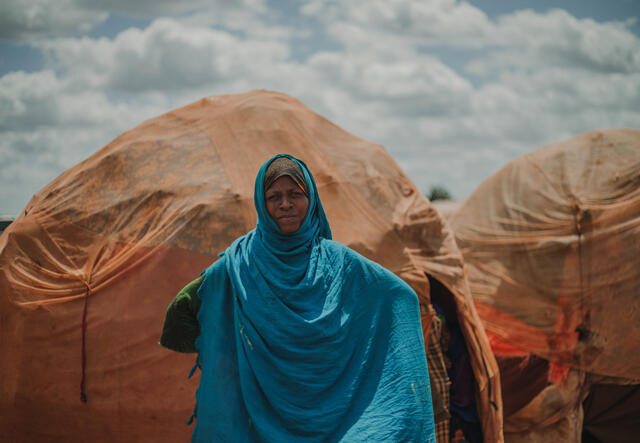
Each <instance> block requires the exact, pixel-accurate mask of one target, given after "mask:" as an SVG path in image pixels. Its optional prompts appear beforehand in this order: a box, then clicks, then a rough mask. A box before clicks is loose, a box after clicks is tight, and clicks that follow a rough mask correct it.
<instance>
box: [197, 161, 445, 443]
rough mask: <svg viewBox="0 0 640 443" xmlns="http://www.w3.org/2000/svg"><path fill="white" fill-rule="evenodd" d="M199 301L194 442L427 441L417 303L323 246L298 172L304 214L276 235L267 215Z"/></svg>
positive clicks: (258, 195) (402, 286)
mask: <svg viewBox="0 0 640 443" xmlns="http://www.w3.org/2000/svg"><path fill="white" fill-rule="evenodd" d="M277 157H279V156H276V157H274V158H272V159H270V160H269V161H268V162H267V163H265V164H264V165H263V166H262V168H261V169H260V171H259V173H258V176H257V178H256V183H255V194H254V201H255V206H256V210H257V213H258V223H257V226H256V228H255V229H254V230H252V231H251V232H249V233H248V234H246V235H244V236H242V237H240V238H238V239H237V240H236V241H235V242H233V244H232V245H231V246H230V247H229V248H228V249H227V250H226V251H225V252H224V253H223V254H221V258H220V259H219V260H217V261H216V262H215V263H213V264H212V265H211V266H210V267H209V268H207V269H206V270H205V271H204V272H203V274H204V276H205V277H204V280H203V282H202V284H201V285H200V288H199V289H198V296H199V297H200V299H201V301H202V304H201V307H200V310H199V312H198V321H199V323H200V336H199V337H198V339H197V340H196V348H197V349H198V353H199V354H198V360H199V364H200V368H201V370H202V373H201V378H200V385H199V387H198V390H197V393H196V416H197V421H196V425H195V428H194V431H193V435H192V441H194V442H212V441H228V442H257V441H266V442H287V441H296V442H297V441H309V442H311V441H313V442H318V441H390V442H391V441H392V442H399V441H412V442H413V441H416V442H424V441H428V442H430V441H434V442H435V434H434V425H433V412H432V405H431V391H430V387H429V374H428V371H427V361H426V356H425V350H424V343H423V338H422V330H421V327H420V314H419V306H418V299H417V297H416V294H415V293H414V292H413V290H412V289H411V288H410V287H409V286H408V285H407V284H406V283H404V282H403V281H402V280H401V279H400V278H398V277H397V276H395V275H394V274H393V273H391V272H390V271H388V270H386V269H385V268H383V267H382V266H380V265H378V264H376V263H374V262H372V261H370V260H368V259H366V258H364V257H363V256H361V255H359V254H358V253H356V252H355V251H353V250H351V249H349V248H347V247H346V246H343V245H341V244H340V243H337V242H334V241H332V240H331V229H330V228H329V223H328V221H327V217H326V215H325V213H324V210H323V208H322V203H321V202H320V199H319V197H318V190H317V188H316V184H315V181H314V179H313V177H312V175H311V173H310V172H309V170H308V168H307V167H306V165H305V164H304V163H303V162H301V161H299V160H297V159H295V158H293V157H290V156H287V157H289V158H291V159H292V160H294V161H295V162H296V163H297V164H298V165H299V166H300V167H301V169H302V171H303V172H304V177H305V180H306V182H307V189H308V190H309V208H308V210H307V214H306V217H305V219H304V221H303V223H302V225H301V226H300V228H299V229H298V230H297V231H296V232H295V233H292V234H285V233H282V232H281V231H280V230H279V228H278V226H277V224H276V223H275V222H274V221H273V220H272V219H271V217H270V216H269V215H268V213H267V211H266V206H265V200H264V189H263V181H264V174H265V170H266V168H267V166H268V165H269V163H270V162H271V161H273V160H274V159H275V158H277Z"/></svg>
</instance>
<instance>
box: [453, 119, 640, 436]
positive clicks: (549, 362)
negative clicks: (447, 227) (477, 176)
mask: <svg viewBox="0 0 640 443" xmlns="http://www.w3.org/2000/svg"><path fill="white" fill-rule="evenodd" d="M450 221H451V226H452V229H453V231H454V232H455V237H456V241H457V244H458V246H459V248H460V250H461V252H462V253H463V256H464V259H465V266H466V267H467V269H468V276H469V284H470V286H471V292H472V294H473V299H474V302H475V305H476V308H477V309H478V312H479V314H480V317H481V318H482V322H483V324H484V325H485V328H486V330H487V334H488V336H489V339H490V341H491V344H492V348H493V350H494V352H495V354H496V357H497V358H498V362H499V365H500V370H501V379H502V386H503V389H502V392H503V401H504V417H505V428H504V429H505V437H506V439H507V441H510V440H511V441H580V438H581V433H582V431H583V426H582V424H583V421H584V428H585V429H586V430H587V431H589V429H592V427H593V426H595V422H596V421H597V418H595V417H592V416H591V415H590V411H589V410H585V413H584V419H583V411H582V401H583V400H584V398H585V396H587V395H589V393H590V392H592V393H599V394H598V398H600V399H601V400H603V399H605V398H609V399H611V398H612V397H611V396H607V394H606V393H604V392H605V391H607V389H605V388H604V387H603V386H609V387H610V389H608V391H607V392H610V393H611V392H613V391H614V390H616V391H619V390H620V389H623V388H621V386H626V388H624V389H627V390H628V394H629V395H628V396H627V399H629V398H630V397H629V396H635V398H636V400H635V404H636V410H635V413H634V414H633V416H630V415H628V414H627V415H626V416H625V413H622V415H620V414H618V415H617V416H616V418H615V420H613V421H610V422H609V425H608V427H607V425H602V424H601V423H600V424H598V430H597V431H593V432H592V434H594V435H596V434H597V435H599V438H601V439H602V440H603V441H629V440H626V438H632V439H634V440H635V438H637V434H638V433H639V432H640V420H638V418H637V416H638V412H637V411H638V409H637V408H640V395H638V392H636V391H638V387H637V386H634V385H638V384H639V383H640V333H639V332H638V330H637V329H636V328H635V326H636V325H638V324H640V298H639V297H638V295H639V294H640V131H638V130H635V129H615V130H606V131H594V132H590V133H587V134H584V135H581V136H578V137H575V138H572V139H570V140H567V141H564V142H561V143H556V144H553V145H549V146H545V147H542V148H540V149H538V150H536V151H534V152H531V153H529V154H527V155H525V156H523V157H520V158H518V159H516V160H514V161H512V162H510V163H509V164H508V165H507V166H505V167H504V168H502V169H501V170H500V171H498V172H497V173H496V174H494V175H493V176H492V177H490V178H488V179H487V180H485V181H484V182H483V183H482V184H481V185H480V186H479V187H478V188H477V189H476V190H475V191H474V193H473V194H472V195H471V196H470V197H469V198H468V199H467V200H466V201H465V202H464V204H462V206H461V207H460V208H458V209H457V211H456V212H455V214H454V215H453V216H452V217H451V218H450ZM596 385H597V386H596ZM612 386H617V387H615V388H614V387H612ZM592 388H593V389H592ZM634 392H636V393H635V394H634ZM639 392H640V391H639ZM594 395H595V394H594ZM616 395H618V394H616ZM593 399H595V396H592V400H593ZM625 401H626V400H625ZM587 403H588V404H594V401H589V402H587ZM587 403H585V405H586V404H587ZM614 403H615V404H617V405H618V406H620V405H621V403H620V402H619V401H617V402H613V403H611V405H610V407H611V408H614V407H615V405H614ZM599 404H604V403H603V402H602V401H599ZM585 407H586V406H585ZM625 408H626V409H627V410H628V409H629V408H628V406H623V407H622V409H625ZM618 411H621V409H618ZM614 415H615V414H614ZM592 418H593V420H592Z"/></svg>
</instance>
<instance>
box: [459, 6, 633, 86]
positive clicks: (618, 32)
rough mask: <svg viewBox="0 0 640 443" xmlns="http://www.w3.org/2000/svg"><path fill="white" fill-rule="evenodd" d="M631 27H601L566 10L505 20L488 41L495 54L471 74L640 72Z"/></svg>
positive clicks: (521, 14)
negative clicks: (563, 70) (540, 70)
mask: <svg viewBox="0 0 640 443" xmlns="http://www.w3.org/2000/svg"><path fill="white" fill-rule="evenodd" d="M630 25H631V22H630V21H627V22H605V23H598V22H595V21H593V20H591V19H577V18H575V17H573V16H572V15H570V14H569V13H567V12H566V11H563V10H552V11H549V12H547V13H545V14H539V13H536V12H533V11H531V10H525V11H518V12H516V13H513V14H509V15H505V16H502V17H501V18H500V19H499V20H498V22H497V23H496V26H495V27H494V28H493V29H492V31H491V32H490V33H489V34H488V35H487V39H486V45H487V46H489V47H492V48H495V52H494V53H492V54H491V56H490V57H487V58H485V59H478V60H475V61H474V62H473V63H472V64H470V66H469V67H470V70H471V71H472V72H474V73H477V74H484V75H488V74H491V73H493V72H502V71H505V70H509V69H527V70H531V69H537V68H541V67H545V66H556V67H562V68H568V69H581V70H587V71H591V72H600V73H613V72H618V73H625V74H631V73H634V72H639V71H640V51H639V50H638V46H639V44H640V40H639V39H638V36H636V35H635V34H633V33H632V32H631V31H630V29H629V28H630Z"/></svg>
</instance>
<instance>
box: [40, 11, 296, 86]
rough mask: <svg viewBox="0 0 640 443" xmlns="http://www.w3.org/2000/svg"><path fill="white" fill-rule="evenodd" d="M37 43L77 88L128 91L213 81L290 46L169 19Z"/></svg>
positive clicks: (273, 58) (282, 54)
mask: <svg viewBox="0 0 640 443" xmlns="http://www.w3.org/2000/svg"><path fill="white" fill-rule="evenodd" d="M38 46H39V47H41V48H42V50H43V51H44V52H45V53H46V54H47V55H48V63H49V64H50V66H52V67H53V68H55V69H57V70H61V71H63V72H65V73H66V75H67V76H68V77H69V78H70V79H73V83H74V84H75V87H76V88H78V89H85V88H99V89H109V90H114V91H122V92H130V93H135V92H140V91H149V90H160V91H172V90H176V89H185V88H194V87H198V86H202V85H216V84H220V83H224V82H226V81H228V80H230V79H234V78H237V77H239V76H243V75H245V74H249V75H251V71H252V70H254V69H255V68H256V67H257V66H266V65H270V64H274V63H275V64H277V63H278V62H281V61H282V60H284V59H286V58H287V57H288V55H289V52H288V46H286V45H284V44H282V43H279V42H272V41H268V40H267V41H262V40H252V39H247V38H244V39H240V38H238V37H236V36H234V35H232V34H231V33H229V32H227V31H224V30H216V29H210V28H204V27H198V28H196V27H191V26H186V25H184V24H182V23H180V22H178V21H176V20H173V19H157V20H155V21H154V22H153V23H151V24H150V25H149V27H147V28H146V29H143V30H141V29H136V28H131V29H128V30H126V31H123V32H122V33H120V34H119V35H118V36H117V37H116V38H115V39H113V40H109V39H105V38H101V39H90V38H82V39H57V40H52V41H47V42H43V43H40V44H39V45H38Z"/></svg>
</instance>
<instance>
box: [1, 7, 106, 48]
mask: <svg viewBox="0 0 640 443" xmlns="http://www.w3.org/2000/svg"><path fill="white" fill-rule="evenodd" d="M108 16H109V14H108V13H107V12H105V11H98V10H86V9H83V8H78V7H77V6H76V4H75V2H74V0H55V1H53V0H27V1H24V0H3V1H2V2H1V3H0V40H14V41H24V40H29V39H32V38H35V37H41V36H49V35H76V34H84V33H86V32H89V31H90V30H91V29H92V28H93V27H94V26H96V25H97V24H99V23H102V22H103V21H105V20H106V19H107V17H108Z"/></svg>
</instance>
